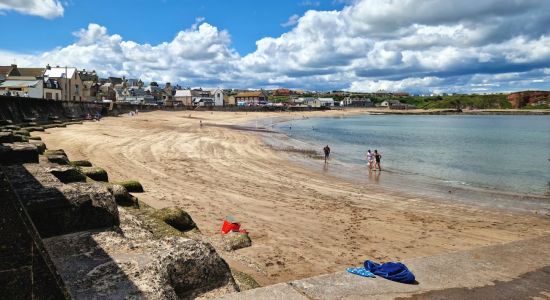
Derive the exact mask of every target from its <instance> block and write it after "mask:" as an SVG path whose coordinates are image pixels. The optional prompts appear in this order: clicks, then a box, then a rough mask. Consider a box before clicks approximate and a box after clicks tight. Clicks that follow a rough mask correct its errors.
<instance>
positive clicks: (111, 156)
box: [33, 111, 550, 285]
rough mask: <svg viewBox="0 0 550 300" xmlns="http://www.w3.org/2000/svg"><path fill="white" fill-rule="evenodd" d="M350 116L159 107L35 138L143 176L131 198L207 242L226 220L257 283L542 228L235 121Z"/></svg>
mask: <svg viewBox="0 0 550 300" xmlns="http://www.w3.org/2000/svg"><path fill="white" fill-rule="evenodd" d="M354 113H357V111H331V112H311V113H303V112H300V113H292V114H289V113H244V112H242V113H234V112H214V113H211V112H191V113H190V112H161V111H159V112H150V113H140V114H139V115H138V116H136V117H129V116H122V117H118V118H106V119H104V120H102V121H101V122H88V123H85V124H83V125H74V126H69V127H67V128H56V129H49V130H47V132H44V133H40V132H36V133H33V134H36V135H38V136H41V137H42V139H43V140H44V142H45V143H46V145H48V147H49V148H50V149H56V148H62V149H64V150H65V151H66V152H67V154H68V155H69V157H70V158H71V159H72V160H77V159H89V160H91V161H92V162H93V163H94V164H95V165H97V166H100V167H103V168H105V169H106V170H107V171H108V173H109V177H110V179H111V180H112V181H116V180H122V179H138V180H140V181H141V183H142V184H143V185H144V187H145V189H146V193H143V194H136V195H137V196H138V197H139V199H140V201H144V202H146V203H148V204H149V205H151V206H153V207H156V208H161V207H166V206H179V207H182V208H183V209H185V210H187V211H188V212H189V213H190V214H191V216H192V217H193V219H194V220H195V222H196V223H197V224H198V226H199V228H200V229H201V231H202V232H203V233H204V234H205V235H206V237H207V238H208V239H209V240H211V241H212V242H213V244H214V245H217V244H218V242H219V239H220V234H219V230H220V227H221V223H222V219H223V217H224V216H226V215H228V214H231V215H233V216H235V217H236V218H237V219H238V220H240V221H241V222H242V225H243V227H244V228H246V229H247V230H248V231H249V232H250V236H251V238H252V242H253V246H252V247H249V248H245V249H241V250H238V251H236V252H234V253H229V252H225V251H223V250H222V249H218V251H219V252H220V253H221V254H222V256H223V257H224V258H225V259H226V260H227V261H228V263H229V264H230V266H231V267H233V268H235V269H237V270H240V271H243V272H246V273H249V274H251V275H252V276H254V277H255V278H256V279H257V280H258V282H259V283H260V284H262V285H266V284H272V283H277V282H282V281H288V280H291V279H299V278H304V277H310V276H314V275H319V274H324V273H330V272H335V271H341V270H343V269H345V268H346V267H348V266H353V265H361V263H362V262H363V261H364V260H365V259H373V260H380V261H388V260H401V259H405V258H413V257H421V256H427V255H433V254H439V253H444V252H450V251H458V250H463V249H471V248H474V247H479V246H485V245H492V244H498V243H503V242H509V241H514V240H520V239H525V238H530V237H534V236H539V235H543V234H548V233H550V216H548V215H537V214H532V213H520V212H517V211H506V210H502V209H492V208H490V207H481V206H476V205H472V204H468V203H463V202H462V203H452V202H448V201H439V200H438V199H431V198H430V197H419V196H418V195H417V194H406V193H403V192H398V191H393V190H391V189H388V188H385V187H373V186H372V185H362V184H359V183H357V182H353V181H349V180H346V179H344V178H340V177H336V176H332V175H331V174H327V173H325V172H322V171H317V170H314V169H312V168H308V167H306V166H304V165H302V164H297V163H295V162H293V160H294V158H295V156H296V155H301V154H299V153H292V152H288V151H277V150H274V149H273V148H272V147H269V146H267V145H266V144H264V143H263V141H262V138H261V136H260V135H261V134H262V132H261V131H263V129H261V128H260V132H258V131H256V130H243V128H242V127H236V126H235V125H242V124H248V126H252V127H251V128H250V129H255V124H256V122H257V121H258V120H259V122H260V123H261V120H264V119H265V118H278V119H280V118H282V119H285V118H286V119H288V118H300V117H302V116H303V115H307V116H308V117H312V116H328V115H335V116H338V115H346V114H354ZM189 115H191V117H189ZM199 120H202V122H203V124H204V126H203V127H202V128H201V127H200V126H199ZM250 124H252V125H250ZM312 163H315V160H314V159H313V158H312ZM318 163H319V164H320V165H321V166H322V164H323V162H322V161H321V160H319V161H318ZM518 255H519V254H518Z"/></svg>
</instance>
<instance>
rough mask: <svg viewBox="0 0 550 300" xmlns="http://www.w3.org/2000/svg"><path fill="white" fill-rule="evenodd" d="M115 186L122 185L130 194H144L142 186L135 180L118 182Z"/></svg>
mask: <svg viewBox="0 0 550 300" xmlns="http://www.w3.org/2000/svg"><path fill="white" fill-rule="evenodd" d="M115 184H119V185H122V186H123V187H125V188H126V189H127V190H128V192H130V193H143V192H144V190H143V186H142V185H141V183H139V181H137V180H125V181H119V182H115Z"/></svg>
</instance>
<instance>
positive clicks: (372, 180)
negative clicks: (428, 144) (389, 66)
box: [257, 116, 550, 214]
mask: <svg viewBox="0 0 550 300" xmlns="http://www.w3.org/2000/svg"><path fill="white" fill-rule="evenodd" d="M322 117H323V116H316V117H315V118H322ZM326 117H330V116H326ZM291 121H293V120H291V119H286V120H278V121H277V123H285V122H291ZM268 123H269V121H267V120H266V122H264V124H268ZM257 132H258V134H259V135H261V136H262V140H263V141H264V142H265V143H266V144H267V145H268V146H269V147H271V148H272V149H274V150H276V151H282V152H288V153H290V154H292V155H290V159H291V160H292V161H293V162H294V163H296V164H300V165H301V166H303V167H305V168H308V169H310V170H312V171H315V172H319V173H323V174H327V175H331V176H334V177H338V178H340V179H343V180H347V181H350V182H353V183H355V184H361V185H366V186H368V187H370V188H373V189H383V190H386V191H387V190H393V191H398V192H400V193H402V194H404V195H408V196H412V195H415V196H423V197H429V198H432V199H437V201H449V202H456V201H459V202H462V203H467V204H471V205H478V206H482V207H483V206H484V207H493V208H494V207H499V208H500V209H503V210H516V211H521V212H531V213H537V214H550V196H548V195H540V194H525V193H519V192H513V191H505V190H500V189H498V188H494V187H482V186H475V185H471V184H466V183H460V182H452V181H447V180H442V179H439V178H435V177H433V178H432V177H426V176H422V175H419V174H413V173H411V174H409V173H406V172H402V171H398V170H388V169H386V170H385V171H383V172H369V171H368V169H367V168H366V167H365V166H364V165H358V164H352V163H345V162H342V161H340V160H338V158H334V157H331V160H330V162H329V164H327V165H324V164H322V163H319V160H321V159H322V155H321V151H320V150H318V149H320V148H321V147H322V146H321V145H312V144H311V143H310V142H308V141H305V140H301V139H299V138H296V137H295V136H294V135H289V132H286V131H282V130H280V129H279V130H277V129H273V130H269V131H267V130H263V131H257ZM314 151H315V152H316V153H315V154H313V152H314ZM382 174H383V175H382Z"/></svg>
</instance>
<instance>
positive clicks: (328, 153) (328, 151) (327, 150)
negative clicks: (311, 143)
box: [323, 145, 330, 164]
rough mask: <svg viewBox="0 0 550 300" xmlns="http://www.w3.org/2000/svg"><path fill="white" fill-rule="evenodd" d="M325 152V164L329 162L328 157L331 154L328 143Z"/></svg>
mask: <svg viewBox="0 0 550 300" xmlns="http://www.w3.org/2000/svg"><path fill="white" fill-rule="evenodd" d="M323 152H325V164H326V163H327V159H328V158H329V156H330V147H329V146H328V145H326V146H325V148H323Z"/></svg>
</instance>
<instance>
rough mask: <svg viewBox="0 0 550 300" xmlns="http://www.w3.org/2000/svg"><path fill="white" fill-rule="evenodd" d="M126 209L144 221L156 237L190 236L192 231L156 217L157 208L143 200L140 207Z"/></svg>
mask: <svg viewBox="0 0 550 300" xmlns="http://www.w3.org/2000/svg"><path fill="white" fill-rule="evenodd" d="M126 210H127V211H128V212H129V213H131V214H132V215H134V216H135V217H137V218H138V219H139V220H140V221H142V222H143V224H144V225H145V227H146V229H147V230H149V231H150V232H151V233H152V234H153V237H154V238H157V239H161V238H164V237H170V236H179V237H186V238H189V236H188V234H189V233H192V231H191V232H186V233H184V232H181V231H179V230H177V229H176V228H174V227H172V226H170V225H168V224H166V223H165V222H164V221H162V220H160V219H158V218H156V217H155V216H154V214H155V211H156V210H155V209H154V208H152V207H150V206H148V205H147V204H145V203H143V202H142V203H140V207H139V208H134V207H127V208H126Z"/></svg>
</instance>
